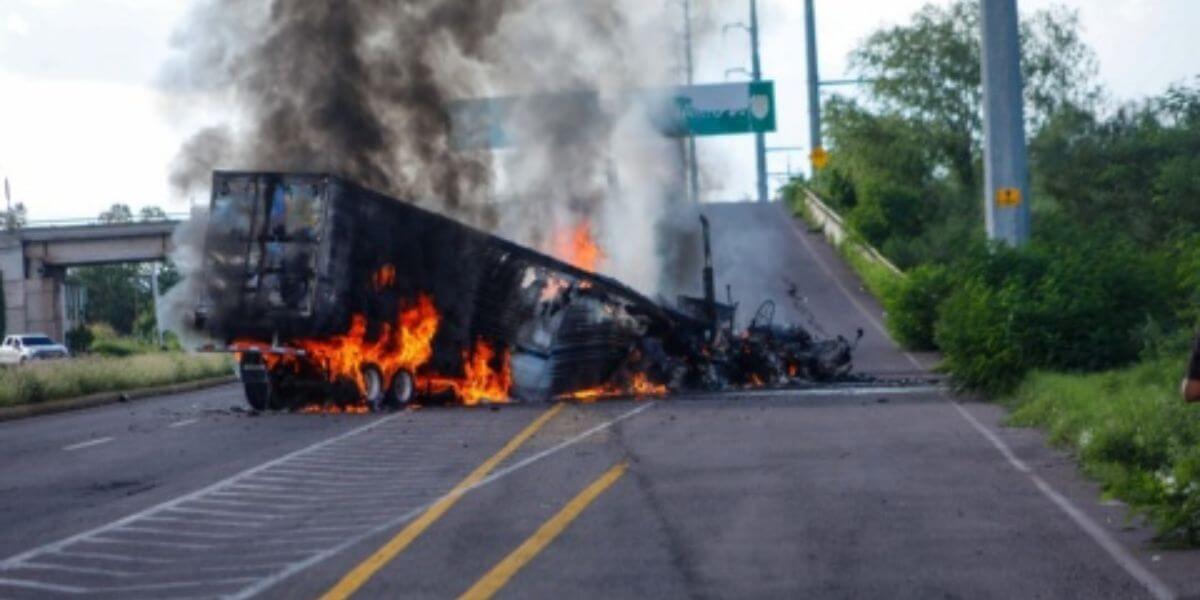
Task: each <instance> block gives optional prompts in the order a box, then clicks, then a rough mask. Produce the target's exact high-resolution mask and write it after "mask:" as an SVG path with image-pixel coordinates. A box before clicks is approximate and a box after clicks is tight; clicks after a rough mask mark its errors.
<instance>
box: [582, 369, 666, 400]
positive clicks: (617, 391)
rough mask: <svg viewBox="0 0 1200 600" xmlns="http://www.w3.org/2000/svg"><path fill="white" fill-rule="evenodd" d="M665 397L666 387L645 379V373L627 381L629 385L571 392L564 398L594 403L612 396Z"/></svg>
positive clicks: (608, 385) (604, 386) (609, 385)
mask: <svg viewBox="0 0 1200 600" xmlns="http://www.w3.org/2000/svg"><path fill="white" fill-rule="evenodd" d="M666 395H667V386H665V385H662V384H658V383H654V382H652V381H650V379H649V378H647V377H646V374H645V373H638V374H636V375H634V376H633V379H631V380H630V381H629V385H628V386H626V387H621V386H619V385H616V384H611V383H610V384H607V385H602V386H599V387H594V388H588V389H586V390H579V391H576V392H571V393H570V394H567V395H566V396H565V397H566V398H568V399H571V400H578V401H580V402H595V401H596V400H598V399H600V398H612V397H614V396H633V397H635V398H648V397H662V396H666Z"/></svg>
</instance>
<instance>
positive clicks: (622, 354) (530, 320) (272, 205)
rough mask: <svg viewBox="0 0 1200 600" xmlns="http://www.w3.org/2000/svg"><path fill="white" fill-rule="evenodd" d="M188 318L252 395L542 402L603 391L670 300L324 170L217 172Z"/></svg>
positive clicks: (663, 331)
mask: <svg viewBox="0 0 1200 600" xmlns="http://www.w3.org/2000/svg"><path fill="white" fill-rule="evenodd" d="M205 244H206V245H205V255H204V256H205V259H204V260H205V263H204V269H203V277H204V284H203V290H204V291H203V294H202V296H201V297H200V298H199V299H198V301H197V307H196V310H195V315H196V319H195V324H196V326H197V328H199V329H200V330H202V331H203V332H204V333H206V334H207V335H208V336H209V337H210V338H211V339H213V340H216V341H217V342H218V344H217V345H214V346H212V347H211V348H210V349H212V350H218V351H229V352H237V353H238V356H239V369H240V374H241V377H242V381H243V383H244V386H245V389H246V395H247V399H248V401H249V403H250V404H251V405H252V406H253V407H254V408H256V409H268V408H287V407H293V406H296V405H298V404H303V403H308V402H312V401H324V400H327V399H330V398H336V399H338V400H339V401H341V402H344V403H355V404H359V405H360V406H362V405H365V406H367V407H370V408H380V407H383V406H386V405H389V404H391V405H401V404H405V403H407V402H409V401H411V400H412V399H413V398H414V397H415V396H418V395H426V396H430V395H439V394H452V395H455V396H458V398H459V399H460V400H462V401H464V402H466V403H474V402H478V401H481V400H492V401H502V400H505V399H506V398H508V397H512V398H516V399H522V400H544V399H549V398H553V397H557V396H561V395H564V394H568V393H570V392H573V391H575V390H580V389H586V388H591V387H596V386H602V385H604V384H605V383H606V382H608V381H609V380H610V379H611V377H612V376H613V374H614V372H616V371H617V370H618V369H619V368H620V367H621V365H623V364H627V363H628V360H629V353H630V351H631V349H632V348H635V347H636V346H637V345H638V342H639V340H642V339H643V338H645V337H646V336H647V335H652V336H656V337H658V338H662V339H666V338H671V333H670V332H671V331H673V330H674V329H675V328H676V323H675V322H674V321H673V316H672V314H671V313H670V311H667V310H664V309H663V308H661V307H660V306H659V305H657V304H655V303H654V302H652V301H651V300H649V299H647V298H645V297H644V296H642V295H640V294H639V293H637V292H636V291H634V290H633V289H631V288H629V287H627V286H624V285H622V284H620V283H619V282H617V281H615V280H612V279H609V278H606V277H603V276H600V275H597V274H595V273H590V272H588V271H584V270H581V269H578V268H575V267H573V266H571V265H569V264H566V263H564V262H562V261H559V260H556V259H554V258H551V257H549V256H546V255H543V254H540V253H538V252H535V251H533V250H530V249H528V248H525V247H522V246H520V245H517V244H514V243H512V242H510V241H507V240H504V239H501V238H499V237H496V236H494V235H490V234H487V233H484V232H482V231H479V230H477V229H474V228H471V227H468V226H466V225H463V224H461V223H458V222H456V221H454V220H452V219H450V218H447V217H445V216H442V215H439V214H436V213H433V212H430V211H427V210H424V209H421V208H419V207H417V206H415V205H413V204H411V203H408V202H404V201H401V200H397V199H394V198H390V197H388V196H385V195H383V194H380V193H378V192H375V191H372V190H369V189H366V188H364V187H361V186H358V185H356V184H354V183H352V182H349V181H346V180H344V179H342V178H339V177H337V176H334V175H328V174H285V173H264V172H216V173H214V175H213V187H212V201H211V206H210V212H209V222H208V229H207V232H206V237H205Z"/></svg>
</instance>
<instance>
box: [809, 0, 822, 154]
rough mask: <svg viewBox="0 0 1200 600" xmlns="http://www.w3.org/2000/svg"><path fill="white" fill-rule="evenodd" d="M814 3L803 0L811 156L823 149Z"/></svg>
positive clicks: (813, 0)
mask: <svg viewBox="0 0 1200 600" xmlns="http://www.w3.org/2000/svg"><path fill="white" fill-rule="evenodd" d="M814 3H815V0H804V37H805V45H806V47H807V54H808V57H807V58H808V151H809V153H810V156H812V157H816V156H817V154H818V153H819V152H820V151H823V150H824V148H823V145H822V143H821V74H820V72H819V71H818V70H817V13H816V9H815V8H814V6H813V4H814ZM810 162H812V161H810ZM814 170H815V169H814Z"/></svg>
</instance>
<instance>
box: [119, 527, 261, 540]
mask: <svg viewBox="0 0 1200 600" xmlns="http://www.w3.org/2000/svg"><path fill="white" fill-rule="evenodd" d="M113 531H133V532H137V533H153V534H158V535H176V536H179V537H198V538H204V539H209V540H236V539H239V538H244V537H247V536H248V535H249V534H247V533H244V532H243V533H212V532H209V531H184V530H182V529H159V528H157V527H132V526H126V527H120V528H117V529H114V530H113Z"/></svg>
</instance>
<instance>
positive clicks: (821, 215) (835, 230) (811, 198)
mask: <svg viewBox="0 0 1200 600" xmlns="http://www.w3.org/2000/svg"><path fill="white" fill-rule="evenodd" d="M804 204H805V206H806V207H807V208H808V214H809V215H811V217H812V219H813V220H814V221H816V224H817V225H820V226H821V230H822V231H824V232H825V239H827V240H829V242H830V243H831V244H833V245H834V246H839V247H840V246H841V245H842V243H843V242H845V241H846V240H853V236H852V235H851V233H850V231H849V228H848V227H847V226H846V223H845V222H844V221H843V220H842V216H841V215H839V214H837V212H835V211H834V210H833V209H832V208H830V207H829V205H827V204H825V202H823V201H822V200H821V198H819V197H818V196H817V195H816V194H814V193H813V192H812V190H810V189H808V188H804ZM853 241H854V242H855V245H856V246H858V249H859V250H861V251H862V253H863V254H864V255H866V258H867V259H868V260H870V261H871V262H874V263H877V264H880V265H883V266H884V267H886V268H887V269H888V270H889V271H891V272H893V273H895V274H896V275H899V276H901V277H903V276H904V271H901V270H900V268H899V267H897V266H896V265H894V264H892V261H890V260H888V259H887V257H886V256H884V255H883V254H881V253H880V252H879V251H878V250H876V249H875V248H874V247H873V246H871V245H870V244H868V243H866V242H863V241H859V240H853Z"/></svg>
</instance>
